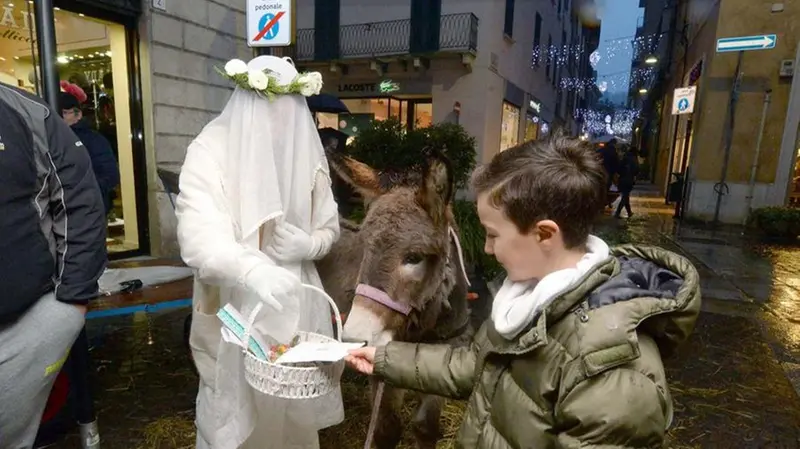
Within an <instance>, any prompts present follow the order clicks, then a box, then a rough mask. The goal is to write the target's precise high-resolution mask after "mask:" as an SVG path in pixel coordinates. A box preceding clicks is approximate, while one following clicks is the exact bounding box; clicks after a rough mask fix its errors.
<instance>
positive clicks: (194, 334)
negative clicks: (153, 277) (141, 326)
mask: <svg viewBox="0 0 800 449" xmlns="http://www.w3.org/2000/svg"><path fill="white" fill-rule="evenodd" d="M248 68H249V69H258V70H269V71H270V72H271V73H272V74H273V76H277V77H278V78H279V79H280V80H281V82H282V83H288V82H289V81H291V80H292V79H293V78H294V77H295V76H297V71H296V70H295V68H294V65H293V64H291V63H290V62H289V61H287V60H284V59H281V58H276V57H273V56H259V57H257V58H255V59H253V60H252V61H250V62H249V63H248ZM176 213H177V217H178V241H179V244H180V247H181V255H182V257H183V259H184V261H185V262H186V264H187V265H189V266H190V267H192V268H193V269H194V270H195V283H194V299H193V303H194V310H193V322H192V330H191V337H190V342H191V347H192V354H193V357H194V361H195V364H196V365H197V368H198V371H199V374H200V389H199V392H198V400H197V421H196V422H197V447H198V448H199V449H206V448H211V449H239V448H242V449H250V448H258V449H269V448H276V449H277V448H281V449H291V448H309V449H315V448H317V447H319V443H318V441H317V430H318V429H321V428H324V427H328V426H331V425H334V424H337V423H339V422H341V420H342V419H343V417H344V412H343V408H342V403H341V394H340V393H339V392H338V391H336V392H335V393H334V394H331V395H329V396H326V397H324V398H321V399H320V400H312V401H304V402H298V401H288V400H281V399H276V398H273V397H270V396H266V395H263V394H261V393H259V392H257V391H255V390H253V389H252V388H251V387H250V386H249V385H248V384H247V383H246V381H245V380H244V372H243V371H244V368H243V360H242V359H243V355H242V351H241V348H239V347H237V346H235V345H232V344H229V343H226V342H224V341H222V339H221V325H220V321H219V320H218V319H217V318H216V316H215V315H216V313H217V311H218V310H219V309H220V308H221V307H224V306H225V305H226V304H228V303H230V304H232V305H233V306H234V307H236V308H237V309H238V310H240V311H242V312H243V313H244V314H245V316H247V314H248V313H249V310H252V309H253V307H254V306H255V304H256V303H257V302H258V301H259V298H258V297H257V296H256V295H255V294H254V293H252V292H251V291H250V290H248V289H247V288H246V287H245V286H244V283H243V282H244V279H245V278H246V275H247V274H248V273H249V272H250V271H251V270H253V268H255V267H257V266H259V265H260V264H273V265H278V266H282V267H284V268H286V269H288V270H290V271H291V272H293V273H294V274H295V275H297V276H298V277H299V278H300V279H301V282H303V283H304V284H311V285H315V286H318V287H322V285H321V282H320V279H319V276H318V274H317V271H316V269H315V267H314V263H313V261H310V260H309V261H304V262H301V263H296V264H288V265H287V264H283V263H281V262H278V261H275V260H272V259H270V258H269V257H268V256H267V255H266V254H265V253H264V250H265V249H266V248H267V247H268V246H269V245H270V241H271V238H272V232H273V230H274V229H275V225H276V223H277V222H278V221H280V220H285V221H286V222H288V223H291V224H292V225H294V226H296V227H298V228H300V229H302V230H304V231H305V232H306V233H308V234H309V235H312V234H313V235H315V236H316V238H318V239H320V241H319V243H320V245H321V247H322V251H320V252H321V254H323V255H324V254H325V253H327V252H328V251H329V250H330V247H331V245H332V244H333V242H334V241H335V240H336V239H337V238H338V235H339V222H338V212H337V206H336V202H335V201H334V199H333V194H332V192H331V186H330V177H329V169H328V164H327V161H326V159H325V154H324V151H323V148H322V144H321V142H320V139H319V136H318V134H317V129H316V127H315V126H314V121H313V119H312V117H311V114H310V112H309V110H308V106H307V104H306V100H305V98H304V97H302V96H300V95H280V96H276V97H275V98H274V99H272V100H267V99H265V98H263V97H261V96H259V95H257V94H256V93H254V92H252V91H249V90H244V89H240V88H237V89H236V90H235V91H234V93H233V95H232V96H231V98H230V100H229V101H228V104H227V105H226V107H225V109H224V110H223V111H222V113H221V114H220V115H219V116H218V117H217V118H215V119H214V120H212V121H211V122H210V123H209V124H208V125H206V127H205V128H204V129H203V131H202V132H201V133H200V135H198V136H197V138H196V139H195V140H194V141H193V142H192V144H191V145H190V146H189V149H188V151H187V154H186V159H185V161H184V165H183V168H182V170H181V176H180V195H179V196H178V200H177V211H176ZM281 305H282V306H283V310H282V311H281V312H277V311H275V309H273V308H270V307H264V308H263V309H262V311H261V312H260V313H259V315H258V318H257V321H256V323H255V328H256V329H257V330H260V331H261V332H263V333H267V334H269V333H270V330H271V329H273V330H274V329H279V328H280V330H281V332H282V333H285V332H295V331H299V330H302V331H311V332H317V333H321V334H324V335H329V336H331V335H332V326H331V320H330V318H331V313H330V308H329V306H328V303H327V301H326V300H325V299H324V298H321V297H319V295H315V294H313V293H311V292H307V291H306V290H303V292H302V293H301V294H300V295H299V297H297V298H292V299H291V300H284V302H283V303H282V304H281Z"/></svg>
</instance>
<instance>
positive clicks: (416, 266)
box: [317, 152, 473, 449]
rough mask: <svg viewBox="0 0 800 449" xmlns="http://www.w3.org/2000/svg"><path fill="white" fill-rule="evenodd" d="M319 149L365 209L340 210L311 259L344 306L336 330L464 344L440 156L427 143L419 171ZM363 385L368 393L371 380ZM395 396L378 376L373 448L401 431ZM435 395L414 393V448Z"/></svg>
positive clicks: (422, 442)
mask: <svg viewBox="0 0 800 449" xmlns="http://www.w3.org/2000/svg"><path fill="white" fill-rule="evenodd" d="M328 158H329V161H330V163H331V166H332V167H333V169H334V171H335V172H336V173H338V174H339V175H340V176H341V177H342V178H343V179H344V180H345V182H347V183H348V184H349V185H351V186H352V187H353V188H354V189H355V190H356V191H357V192H358V193H359V194H360V195H361V196H362V198H363V199H364V202H365V207H366V209H367V212H366V216H365V218H364V220H363V222H362V223H361V225H360V226H359V225H355V224H354V223H351V222H349V221H347V220H342V226H341V229H342V233H341V237H340V238H339V240H338V242H337V243H336V244H335V245H334V246H333V248H332V249H331V251H330V253H329V254H328V256H327V257H325V258H324V259H322V260H321V261H319V262H318V263H317V269H318V271H319V274H320V276H321V278H322V282H323V285H324V286H325V289H326V290H327V291H328V293H329V294H331V297H332V298H333V299H334V301H335V302H336V303H337V305H339V306H340V309H341V310H342V311H349V313H348V315H347V319H346V321H345V325H344V332H343V337H344V338H345V339H346V340H355V341H365V342H367V344H369V345H383V344H386V343H388V342H389V341H392V340H398V341H406V342H426V343H446V344H451V345H454V346H459V345H466V344H468V343H469V341H470V339H471V337H472V334H473V328H472V326H471V324H470V312H469V308H468V307H467V284H468V281H467V279H466V276H465V274H464V273H465V272H464V267H463V261H462V260H461V257H460V248H459V245H458V240H457V237H456V235H457V234H456V232H455V231H454V230H455V229H456V225H455V222H454V219H453V213H452V210H451V202H452V197H453V190H454V185H453V177H452V170H451V169H450V165H449V161H448V160H447V159H445V158H444V157H443V156H441V155H440V154H438V153H432V152H431V153H430V154H429V156H428V157H427V160H426V161H425V163H424V164H423V166H422V170H421V171H420V172H411V173H407V174H405V175H403V176H397V173H391V174H390V173H380V172H378V171H376V170H375V169H373V168H371V167H369V166H368V165H366V164H364V163H361V162H358V161H356V160H354V159H352V158H349V157H347V156H342V155H335V154H329V155H328ZM372 387H373V388H372V393H373V399H374V392H375V382H374V381H373V382H372ZM403 396H404V391H403V390H398V389H393V388H390V387H389V386H386V388H385V391H384V398H383V401H382V402H381V408H380V412H379V415H378V426H377V428H376V431H375V445H376V447H378V448H379V449H385V448H394V447H396V446H397V444H398V443H399V442H400V439H401V438H402V433H403V428H404V425H403V423H402V422H401V419H400V415H399V411H400V408H401V407H402V404H403ZM442 405H443V400H442V398H440V397H438V396H430V395H427V396H422V397H421V400H420V405H419V407H418V408H417V410H416V411H415V413H414V418H413V422H412V425H413V430H414V435H415V437H416V441H417V446H418V447H419V448H425V449H427V448H435V447H436V442H437V440H438V439H439V438H440V436H441V434H440V429H439V417H440V415H441V410H442Z"/></svg>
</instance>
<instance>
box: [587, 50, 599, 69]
mask: <svg viewBox="0 0 800 449" xmlns="http://www.w3.org/2000/svg"><path fill="white" fill-rule="evenodd" d="M601 58H602V57H601V56H600V53H598V52H597V50H595V51H593V52H592V54H591V55H589V64H591V65H592V68H593V69H595V70H597V63H599V62H600V59H601Z"/></svg>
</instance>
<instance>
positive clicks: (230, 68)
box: [225, 59, 247, 76]
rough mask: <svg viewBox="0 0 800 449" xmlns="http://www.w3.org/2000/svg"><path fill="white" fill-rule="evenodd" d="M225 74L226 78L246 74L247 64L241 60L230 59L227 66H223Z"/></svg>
mask: <svg viewBox="0 0 800 449" xmlns="http://www.w3.org/2000/svg"><path fill="white" fill-rule="evenodd" d="M225 73H227V74H228V76H236V75H241V74H242V73H247V63H246V62H244V61H242V60H241V59H231V60H230V61H228V63H227V64H225Z"/></svg>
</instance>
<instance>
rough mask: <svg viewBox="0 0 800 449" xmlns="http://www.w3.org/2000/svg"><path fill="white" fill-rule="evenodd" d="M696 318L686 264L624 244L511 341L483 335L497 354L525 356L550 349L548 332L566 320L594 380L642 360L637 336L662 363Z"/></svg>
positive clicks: (694, 284) (692, 279)
mask: <svg viewBox="0 0 800 449" xmlns="http://www.w3.org/2000/svg"><path fill="white" fill-rule="evenodd" d="M699 312H700V281H699V276H698V274H697V270H696V269H695V268H694V266H693V265H692V263H691V262H689V261H688V260H687V259H686V258H684V257H682V256H679V255H677V254H675V253H672V252H670V251H667V250H665V249H662V248H657V247H649V246H632V245H625V246H619V247H616V248H612V250H611V257H609V259H608V260H607V261H606V262H604V263H602V264H601V265H599V266H598V267H597V268H596V269H595V270H593V271H591V272H589V273H587V274H586V275H585V276H584V277H583V278H582V280H581V281H579V282H578V283H577V284H576V285H575V286H574V287H573V288H572V289H571V290H569V291H566V292H564V293H563V294H562V295H559V297H557V298H554V300H553V301H552V302H550V303H549V304H547V305H546V306H545V310H544V311H543V312H542V313H540V314H539V316H538V317H537V319H536V320H535V321H534V323H533V324H532V325H531V326H530V327H529V328H528V330H527V331H526V332H523V334H521V335H520V336H519V337H517V338H516V339H515V340H514V341H503V339H502V338H501V337H499V335H497V331H496V330H495V329H494V326H491V329H489V332H488V336H489V338H490V340H491V341H492V343H493V344H494V345H495V346H496V347H497V350H498V351H499V352H503V353H524V352H527V351H530V350H532V349H533V348H535V347H536V346H538V345H539V344H544V343H546V342H547V340H548V336H547V335H548V332H547V328H548V327H550V326H552V325H557V323H560V322H563V321H567V322H568V323H570V324H569V326H570V327H571V328H572V329H573V330H572V331H571V333H574V334H575V335H576V337H577V339H578V341H579V342H580V354H575V356H578V357H580V358H581V359H582V360H583V364H584V369H585V372H586V373H587V374H589V375H591V374H592V373H597V372H601V371H603V370H605V369H608V368H611V367H613V366H616V365H619V364H622V363H625V362H627V361H630V360H634V359H636V358H637V357H639V353H640V352H639V351H640V348H639V342H638V339H639V335H640V334H642V333H644V334H647V335H649V336H650V338H652V339H653V341H655V343H656V344H657V345H658V348H659V351H660V352H661V354H662V356H667V355H669V354H671V353H672V352H673V351H674V350H675V348H676V347H677V346H678V345H680V344H681V343H682V342H684V341H685V340H686V339H687V338H688V336H689V334H690V333H691V332H692V330H693V329H694V323H695V321H696V319H697V315H698V314H699Z"/></svg>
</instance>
